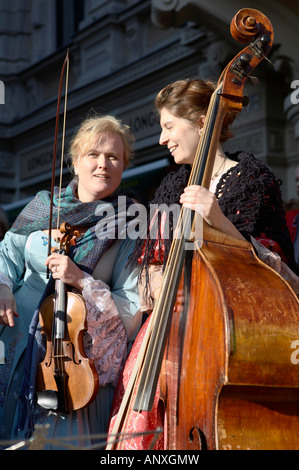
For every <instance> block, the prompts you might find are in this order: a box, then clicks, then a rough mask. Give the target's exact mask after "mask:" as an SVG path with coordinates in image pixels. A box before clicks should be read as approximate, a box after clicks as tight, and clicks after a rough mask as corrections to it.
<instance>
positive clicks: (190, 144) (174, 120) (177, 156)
mask: <svg viewBox="0 0 299 470" xmlns="http://www.w3.org/2000/svg"><path fill="white" fill-rule="evenodd" d="M160 124H161V128H162V132H161V135H160V140H159V144H160V145H167V148H168V150H169V151H170V153H171V155H172V156H173V158H174V161H175V162H176V163H178V164H183V163H189V164H190V165H192V163H193V161H194V158H195V155H196V150H197V147H198V142H199V137H200V133H199V132H200V127H199V126H198V125H196V124H193V123H191V122H190V121H187V119H184V118H180V117H176V116H175V115H174V114H172V113H171V112H170V111H169V110H168V109H167V108H162V110H161V116H160Z"/></svg>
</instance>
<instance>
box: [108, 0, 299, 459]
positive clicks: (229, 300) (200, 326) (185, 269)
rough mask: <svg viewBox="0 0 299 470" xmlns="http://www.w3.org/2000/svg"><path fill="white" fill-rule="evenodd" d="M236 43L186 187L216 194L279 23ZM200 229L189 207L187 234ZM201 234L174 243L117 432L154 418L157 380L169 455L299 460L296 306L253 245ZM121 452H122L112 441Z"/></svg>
mask: <svg viewBox="0 0 299 470" xmlns="http://www.w3.org/2000/svg"><path fill="white" fill-rule="evenodd" d="M231 34H232V36H233V37H234V38H235V39H236V40H238V41H239V42H242V43H247V44H248V43H249V45H248V46H247V47H245V49H243V50H242V51H241V52H240V53H239V54H237V56H236V57H235V58H234V59H233V60H232V61H231V62H230V63H229V64H228V65H227V67H226V68H225V70H224V71H223V73H222V74H221V76H220V78H219V81H218V86H217V89H216V91H215V93H214V94H213V96H212V99H211V102H210V106H209V109H208V112H207V116H206V120H205V126H204V131H203V136H202V138H201V140H200V142H199V147H198V151H197V155H196V158H195V161H194V164H193V166H192V171H191V175H190V179H189V182H188V185H192V184H197V185H202V186H204V187H206V188H209V185H210V180H211V173H212V168H213V163H214V157H215V153H216V147H217V145H218V142H219V136H220V131H221V126H222V122H223V119H224V116H225V115H226V113H227V112H229V111H233V112H236V113H238V112H241V111H242V108H243V106H244V105H245V100H244V95H243V91H244V86H245V82H246V80H247V78H249V77H250V74H251V72H252V70H253V69H254V68H255V67H256V66H257V65H258V64H259V63H260V62H261V61H262V60H263V59H264V58H266V56H267V54H268V53H269V51H270V49H271V47H272V44H273V28H272V25H271V22H270V21H269V20H268V18H267V17H265V15H263V14H262V13H261V12H259V11H257V10H253V9H242V10H240V11H239V12H238V13H237V14H236V15H235V17H234V18H233V20H232V22H231ZM196 217H197V216H196ZM190 219H191V224H190ZM194 221H195V215H194V213H192V211H190V210H189V209H184V208H182V211H181V216H180V220H179V222H178V225H180V226H181V227H187V226H189V225H191V226H192V224H193V226H194ZM202 223H203V236H202V239H200V238H195V240H193V243H194V249H193V250H192V251H186V250H185V244H186V242H188V241H189V237H188V234H187V235H185V236H184V237H179V238H178V239H174V240H173V243H172V246H171V250H170V254H169V257H168V260H167V265H166V268H165V273H164V278H163V283H162V286H161V291H160V295H159V299H158V301H157V303H156V305H155V308H154V310H153V312H152V316H151V319H150V322H149V325H148V329H147V331H146V334H145V338H144V341H143V343H142V347H141V350H140V353H139V356H138V359H137V361H136V363H135V366H134V369H133V372H132V374H131V377H130V381H129V383H128V386H127V389H126V392H125V395H124V398H123V401H122V404H121V407H120V410H119V413H118V415H117V419H116V421H115V425H114V428H113V431H112V433H113V434H114V433H121V434H122V433H125V432H126V422H127V419H129V418H128V417H129V414H130V411H131V410H132V409H133V410H134V411H136V412H140V411H143V410H144V411H150V410H151V408H152V405H153V401H154V397H155V393H156V389H157V383H158V380H159V383H160V393H161V396H160V399H161V401H162V402H163V404H164V410H165V418H166V419H165V422H166V429H164V431H165V439H166V448H167V449H169V450H204V449H207V450H216V449H220V450H225V449H226V450H228V449H230V450H234V449H240V450H246V449H259V450H262V449H267V450H268V449H269V450H270V449H277V450H280V449H299V368H298V364H296V363H294V362H293V361H292V360H291V357H292V353H293V350H292V347H293V346H292V345H293V344H294V341H295V342H296V340H298V337H299V302H298V298H297V296H296V294H295V293H294V291H293V290H292V288H291V287H290V285H289V284H288V283H287V282H286V281H285V280H284V279H283V278H282V277H281V276H280V275H279V274H278V273H277V272H275V271H274V270H273V269H272V268H270V267H269V266H267V265H266V264H264V263H263V262H262V261H261V260H259V258H258V257H257V256H256V253H255V251H254V249H253V247H252V245H251V244H250V243H249V242H246V241H240V240H237V239H235V238H234V237H231V236H228V235H226V234H224V233H222V232H220V231H217V230H215V229H213V228H212V227H210V226H208V224H206V223H204V221H202ZM192 232H193V231H191V232H190V234H189V235H191V233H192ZM180 233H181V234H185V233H186V231H185V230H184V229H182V228H181V229H180ZM174 307H175V308H174ZM112 437H113V436H112ZM112 448H114V449H115V448H121V446H116V445H114V444H113V442H112V440H109V442H108V446H107V449H112Z"/></svg>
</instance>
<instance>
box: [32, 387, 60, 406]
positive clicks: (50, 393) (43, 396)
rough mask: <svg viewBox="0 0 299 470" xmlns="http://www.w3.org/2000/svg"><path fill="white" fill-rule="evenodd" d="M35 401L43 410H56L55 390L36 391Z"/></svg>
mask: <svg viewBox="0 0 299 470" xmlns="http://www.w3.org/2000/svg"><path fill="white" fill-rule="evenodd" d="M36 401H37V403H38V404H39V405H40V406H41V407H42V408H44V409H45V410H54V411H57V410H58V393H57V391H56V390H41V391H39V392H36Z"/></svg>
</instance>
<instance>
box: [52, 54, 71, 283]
mask: <svg viewBox="0 0 299 470" xmlns="http://www.w3.org/2000/svg"><path fill="white" fill-rule="evenodd" d="M65 69H66V80H65V99H64V114H63V130H62V148H61V167H60V184H59V207H58V218H57V225H58V221H59V208H60V192H61V183H62V168H63V156H64V142H65V124H66V107H67V92H68V76H69V49H67V52H66V56H65V59H64V62H63V65H62V69H61V74H60V81H59V90H58V99H57V110H56V123H55V136H54V147H53V161H52V180H51V196H50V217H49V235H48V256H50V254H51V248H52V247H51V236H52V218H53V198H54V184H55V172H56V156H57V140H58V129H59V111H60V101H61V90H62V82H63V77H64V74H65ZM47 279H49V267H47Z"/></svg>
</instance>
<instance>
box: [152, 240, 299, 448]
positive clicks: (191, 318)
mask: <svg viewBox="0 0 299 470" xmlns="http://www.w3.org/2000/svg"><path fill="white" fill-rule="evenodd" d="M214 235H215V236H214V237H213V236H212V237H208V241H204V242H203V245H202V246H201V247H198V249H197V250H195V252H194V255H193V260H192V267H191V277H190V281H191V285H190V288H191V289H190V295H189V298H188V299H185V306H183V305H182V304H180V305H179V306H178V308H177V312H178V315H177V316H176V319H175V320H174V321H173V324H172V329H171V332H170V336H169V340H168V344H167V347H166V352H165V357H164V364H163V367H162V376H161V384H164V385H165V387H163V385H162V388H164V399H165V405H166V406H165V408H166V414H167V423H168V429H167V436H168V439H167V445H168V448H169V449H193V450H194V449H197V450H198V449H210V450H212V449H220V450H230V449H231V450H237V449H242V450H246V449H257V450H262V449H299V368H298V365H296V364H293V363H292V361H291V355H292V348H291V345H292V342H293V341H294V340H298V336H299V302H298V299H297V297H296V295H295V294H294V292H293V290H292V289H291V288H290V286H289V285H288V283H287V282H286V281H285V280H284V279H283V278H282V277H281V276H280V275H278V274H277V273H276V272H274V271H273V270H272V269H271V268H269V267H268V266H266V265H265V264H264V263H263V262H261V261H260V260H259V259H258V258H257V257H256V255H255V253H254V251H253V249H252V247H251V245H250V244H249V243H247V242H240V241H239V240H235V239H233V238H229V237H227V236H225V235H223V236H222V235H221V234H220V233H216V232H215V233H214ZM185 276H186V269H185ZM183 283H184V280H183V278H182V280H181V286H180V288H181V292H183ZM183 303H184V302H183ZM180 348H182V349H181V351H180ZM179 351H180V352H179ZM170 377H172V379H171V380H170ZM170 404H171V405H170Z"/></svg>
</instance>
